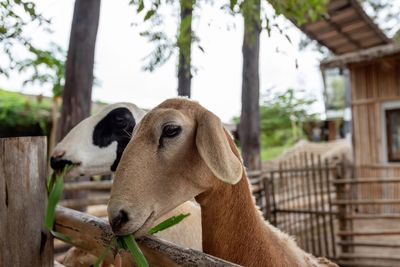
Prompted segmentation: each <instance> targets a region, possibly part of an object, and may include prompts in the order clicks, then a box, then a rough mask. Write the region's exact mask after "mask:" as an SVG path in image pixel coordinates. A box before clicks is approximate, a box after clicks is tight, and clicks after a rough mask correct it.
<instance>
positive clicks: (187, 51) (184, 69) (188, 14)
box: [177, 0, 195, 97]
mask: <svg viewBox="0 0 400 267" xmlns="http://www.w3.org/2000/svg"><path fill="white" fill-rule="evenodd" d="M179 2H180V6H181V23H180V27H179V36H178V42H177V43H178V49H179V63H178V95H179V96H187V97H190V90H191V80H192V72H191V66H192V63H191V47H192V15H193V6H194V4H195V0H180V1H179Z"/></svg>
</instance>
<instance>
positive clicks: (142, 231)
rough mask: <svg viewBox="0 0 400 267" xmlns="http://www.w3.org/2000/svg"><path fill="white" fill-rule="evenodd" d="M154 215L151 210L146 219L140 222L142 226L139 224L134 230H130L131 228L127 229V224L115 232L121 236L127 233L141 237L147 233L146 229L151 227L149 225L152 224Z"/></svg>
mask: <svg viewBox="0 0 400 267" xmlns="http://www.w3.org/2000/svg"><path fill="white" fill-rule="evenodd" d="M154 215H155V212H154V211H152V212H151V213H150V215H149V216H148V217H147V219H146V220H145V221H144V223H143V224H142V226H140V227H139V228H137V229H136V230H134V231H132V229H129V228H130V227H129V225H127V227H125V228H124V227H123V228H122V229H120V230H119V231H118V233H115V234H116V235H118V236H123V235H129V234H132V235H133V236H134V237H141V236H144V235H146V234H147V231H148V229H149V228H150V227H151V225H152V224H153V222H154V220H153V218H154Z"/></svg>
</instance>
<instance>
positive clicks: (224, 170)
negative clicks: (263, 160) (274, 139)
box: [196, 111, 243, 184]
mask: <svg viewBox="0 0 400 267" xmlns="http://www.w3.org/2000/svg"><path fill="white" fill-rule="evenodd" d="M196 146H197V150H198V151H199V153H200V156H201V158H202V159H203V160H204V162H205V163H206V164H207V166H208V167H209V168H210V169H211V171H212V172H213V174H214V175H215V176H216V177H217V178H218V179H220V180H221V181H223V182H226V183H229V184H236V183H237V182H239V180H240V178H242V174H243V165H242V161H241V159H240V155H239V152H238V150H237V148H236V145H235V144H234V142H233V140H232V137H231V136H230V135H229V134H228V133H227V132H226V130H225V129H224V127H223V125H222V123H221V121H220V120H219V118H218V117H217V116H215V115H214V114H212V113H211V112H208V111H206V112H204V113H202V114H199V117H198V119H197V133H196Z"/></svg>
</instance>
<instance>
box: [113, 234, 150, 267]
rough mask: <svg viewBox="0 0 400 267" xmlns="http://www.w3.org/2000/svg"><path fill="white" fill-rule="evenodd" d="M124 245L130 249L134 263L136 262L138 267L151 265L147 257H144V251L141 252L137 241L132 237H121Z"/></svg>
mask: <svg viewBox="0 0 400 267" xmlns="http://www.w3.org/2000/svg"><path fill="white" fill-rule="evenodd" d="M120 238H121V240H122V242H123V243H124V245H125V246H126V247H127V248H128V250H129V252H130V253H131V255H132V257H133V259H134V261H135V262H136V264H137V266H138V267H148V266H149V263H148V262H147V260H146V258H145V256H144V255H143V253H142V251H141V250H140V248H139V246H138V244H137V243H136V241H135V239H134V238H133V237H132V235H126V236H122V237H120Z"/></svg>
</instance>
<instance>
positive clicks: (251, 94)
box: [239, 0, 261, 170]
mask: <svg viewBox="0 0 400 267" xmlns="http://www.w3.org/2000/svg"><path fill="white" fill-rule="evenodd" d="M242 13H243V17H244V38H243V47H242V53H243V72H242V79H243V80H242V113H241V116H240V125H239V138H240V145H241V149H242V156H243V160H244V164H245V166H246V167H247V168H249V169H250V170H259V169H261V157H260V103H259V101H260V100H259V98H260V78H259V54H260V32H261V20H260V0H245V1H244V2H243V6H242Z"/></svg>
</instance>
